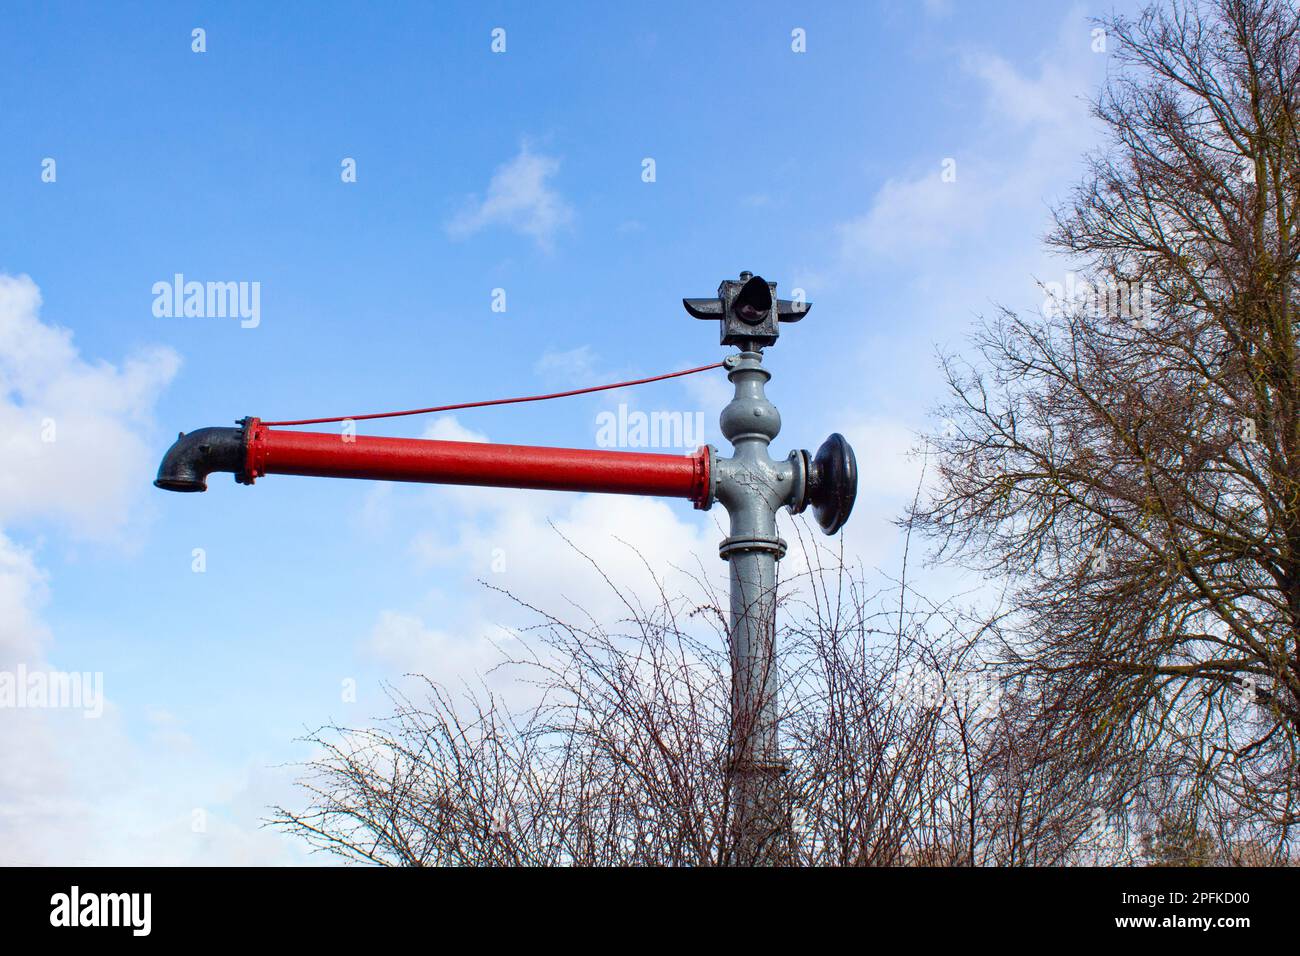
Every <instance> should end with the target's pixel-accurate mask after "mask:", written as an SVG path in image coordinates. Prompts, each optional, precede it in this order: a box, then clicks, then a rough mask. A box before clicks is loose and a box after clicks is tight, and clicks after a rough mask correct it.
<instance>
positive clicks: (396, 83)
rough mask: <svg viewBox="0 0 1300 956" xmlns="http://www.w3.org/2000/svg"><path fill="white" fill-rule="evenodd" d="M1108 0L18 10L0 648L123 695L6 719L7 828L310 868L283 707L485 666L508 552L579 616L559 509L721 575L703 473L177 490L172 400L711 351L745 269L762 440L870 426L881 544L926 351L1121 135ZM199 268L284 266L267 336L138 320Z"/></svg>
mask: <svg viewBox="0 0 1300 956" xmlns="http://www.w3.org/2000/svg"><path fill="white" fill-rule="evenodd" d="M1119 6H1120V9H1126V6H1127V5H1125V4H1120V5H1119ZM1109 9H1110V7H1109V6H1107V7H1104V8H1103V7H1090V6H1087V5H1078V4H1068V3H1041V2H1033V3H1031V2H987V3H980V2H974V0H971V2H960V0H949V2H943V0H927V2H915V3H907V2H901V0H900V2H879V3H852V4H850V3H807V4H789V3H786V4H776V3H766V4H764V3H760V4H716V5H714V4H710V5H702V4H693V3H659V4H652V5H630V4H582V5H572V6H569V7H564V8H561V7H557V6H554V5H542V4H525V3H520V4H479V3H475V4H437V5H434V4H405V5H400V6H399V5H394V6H388V5H374V6H365V5H360V6H359V5H356V4H330V3H321V4H310V5H309V4H240V3H223V4H186V3H175V4H166V5H161V4H160V5H147V4H116V5H113V6H107V5H101V4H67V3H60V4H34V3H33V4H24V3H18V4H10V5H9V6H8V7H7V10H6V16H5V24H4V29H3V30H2V31H0V62H3V63H4V64H5V66H6V68H5V70H4V71H3V73H2V74H0V103H3V109H0V196H3V202H0V224H2V228H0V456H2V462H3V463H2V464H0V468H2V469H3V472H4V474H3V475H0V669H4V668H14V667H15V666H16V665H17V664H18V663H24V664H25V665H26V666H27V667H29V668H46V669H52V670H53V669H58V670H66V671H90V672H102V673H103V675H104V690H105V694H106V698H107V708H106V711H105V714H104V716H103V717H102V718H99V719H85V718H83V717H82V716H81V715H80V714H77V713H71V714H69V713H61V712H53V711H40V712H35V711H28V712H22V711H17V710H12V709H11V710H0V746H2V747H3V749H5V750H6V751H7V752H8V753H9V754H10V755H11V757H12V759H10V758H7V759H6V762H5V764H6V765H5V766H4V767H0V858H4V857H8V859H0V862H22V861H30V862H53V863H77V862H127V863H130V862H181V863H183V862H209V863H231V862H268V863H282V862H297V861H301V860H302V859H303V855H302V852H301V850H300V848H298V847H297V846H296V845H294V844H293V843H291V842H288V841H286V840H284V839H282V838H280V837H278V836H277V835H274V834H271V833H268V832H267V831H265V830H262V829H259V827H258V821H259V819H260V818H261V817H262V816H263V815H264V814H265V812H266V809H265V808H266V806H267V804H269V803H273V802H277V801H292V800H294V796H293V791H292V789H291V788H290V782H291V780H292V772H291V771H290V770H286V769H284V768H283V767H281V766H280V765H283V764H286V763H288V762H292V761H295V760H300V759H303V758H304V757H305V756H307V755H308V754H309V751H307V749H306V748H305V747H304V746H303V745H301V744H297V743H294V741H293V738H294V737H295V736H296V735H299V734H300V733H301V732H302V731H303V730H304V729H305V728H308V727H313V726H316V725H318V724H321V723H323V722H325V721H328V720H338V721H341V722H345V723H363V722H366V721H367V720H369V718H371V717H373V716H377V715H380V714H382V713H384V712H385V711H386V709H387V706H386V702H385V700H384V698H383V696H382V693H381V691H380V682H381V681H383V680H397V679H400V675H401V674H403V673H404V672H406V671H408V670H421V671H425V672H429V673H431V674H432V675H433V676H435V677H437V678H438V679H439V680H443V681H447V682H455V681H457V680H459V679H462V678H464V679H472V677H473V674H474V673H475V672H476V671H477V670H481V669H484V668H486V667H487V666H489V665H490V664H491V662H492V661H493V660H494V659H495V657H494V654H495V653H496V650H495V644H494V642H497V643H499V642H500V641H509V640H511V639H512V638H511V636H510V632H509V630H508V629H509V628H516V627H518V626H520V625H521V624H524V623H526V621H524V620H523V619H522V618H520V616H519V615H518V613H517V612H516V611H514V610H513V609H511V608H510V607H509V606H508V605H506V604H505V603H503V602H501V601H500V600H498V599H496V598H494V597H493V596H492V595H490V594H487V593H485V592H484V589H483V588H482V587H481V586H479V585H478V584H476V583H475V582H476V581H477V580H478V579H480V578H489V577H491V575H492V574H494V573H495V572H494V571H493V570H492V568H491V558H492V555H493V554H496V553H498V552H500V553H502V554H504V557H505V563H506V568H507V570H506V571H505V572H503V573H502V574H501V577H500V580H497V579H493V583H496V584H500V585H502V586H506V587H510V588H512V589H517V590H518V591H520V593H521V594H522V595H523V596H527V597H529V598H533V599H535V600H537V601H539V602H541V603H542V604H545V605H547V606H551V607H556V608H559V607H561V606H563V605H564V602H566V601H568V600H572V601H575V602H579V603H584V604H587V605H589V606H591V607H592V608H593V611H594V613H596V614H598V615H599V614H602V613H607V614H611V615H612V614H615V613H616V609H614V608H613V607H612V606H610V605H609V604H608V602H607V599H606V598H604V597H601V596H600V595H599V593H598V589H597V588H596V587H595V586H594V584H593V583H592V582H591V581H590V580H589V579H586V580H584V579H583V578H582V576H581V563H580V562H578V561H576V559H574V557H573V556H572V555H565V554H562V553H561V552H562V550H563V546H562V542H560V541H559V540H558V539H557V537H556V533H555V530H553V529H552V527H551V524H552V523H553V524H554V525H555V526H556V527H558V528H559V529H560V530H562V531H564V532H565V533H566V534H568V535H570V536H572V537H574V538H575V540H577V541H579V542H580V543H582V544H583V546H584V547H586V548H588V549H589V550H591V551H592V553H593V554H595V555H596V556H597V557H598V558H599V559H600V560H602V562H603V563H605V564H606V565H607V567H609V568H610V569H612V572H613V573H614V574H616V575H626V578H627V580H628V581H629V587H635V586H639V585H637V584H636V583H635V582H634V580H633V579H635V578H636V577H637V575H638V574H641V573H642V572H641V570H640V568H639V563H638V562H636V561H633V560H631V559H629V557H628V555H627V553H626V550H625V549H623V548H622V546H621V545H619V544H618V542H617V540H616V539H617V538H619V537H622V538H625V539H629V540H633V541H635V542H636V543H637V544H638V546H640V547H643V548H644V549H645V550H646V551H647V552H648V554H649V556H650V557H651V559H652V560H654V561H658V562H660V564H661V565H666V564H667V563H669V562H672V561H679V560H680V561H681V562H682V563H686V559H685V558H684V557H683V556H684V555H687V554H699V555H701V556H702V557H701V560H707V561H709V562H711V564H710V565H709V567H711V568H713V567H716V571H717V573H718V574H719V575H721V574H722V573H723V571H724V570H725V568H724V567H723V565H722V564H721V563H720V562H718V561H717V558H716V551H715V550H714V549H715V547H716V541H717V539H718V538H719V537H720V533H719V522H720V521H723V520H724V516H723V514H722V512H721V510H720V509H715V510H714V511H713V512H710V513H708V514H697V513H695V512H693V511H692V510H691V508H690V505H689V504H686V503H665V502H653V501H641V500H636V499H610V498H593V497H587V496H572V495H563V494H558V493H526V492H508V491H494V490H490V489H487V490H483V489H476V490H467V489H439V488H424V487H393V486H389V485H377V484H366V483H358V482H344V481H332V482H331V481H324V480H311V479H295V478H274V477H272V478H268V479H265V480H263V481H261V482H259V483H258V485H257V486H256V487H254V488H251V489H250V488H245V487H240V486H236V485H235V484H234V483H233V482H232V481H230V479H229V477H228V476H217V477H216V478H214V480H213V482H212V489H211V490H210V491H209V493H208V494H206V495H204V496H181V495H165V494H163V493H161V492H158V491H156V490H154V489H153V488H152V487H151V486H150V481H151V479H152V477H153V473H154V470H155V469H156V467H157V460H158V458H159V456H160V455H161V453H162V451H163V450H165V448H166V447H167V445H168V443H169V441H170V439H171V438H173V437H174V436H175V433H176V432H177V431H178V430H182V429H185V430H188V429H192V428H196V427H199V426H203V425H214V424H229V423H231V422H232V420H233V419H235V418H238V417H241V416H243V415H246V414H255V415H259V416H261V417H263V418H269V419H274V418H294V417H305V416H318V415H333V414H349V413H359V412H367V411H377V410H383V409H390V408H405V407H411V406H415V405H424V404H434V403H441V402H456V401H467V400H474V399H479V398H492V397H498V396H502V395H513V394H526V393H532V392H539V391H546V390H552V389H556V388H567V387H578V386H583V385H588V384H594V383H597V382H602V381H607V380H612V379H615V378H623V377H633V376H638V375H650V374H655V373H659V372H663V371H668V370H672V369H676V368H682V367H686V366H690V365H699V364H704V363H706V362H710V361H716V360H717V359H718V358H719V357H720V354H721V353H720V350H719V348H718V346H717V340H716V337H715V336H716V332H715V327H714V326H713V325H711V324H704V323H699V322H696V321H694V320H692V319H690V318H689V317H687V316H686V315H685V313H684V312H683V310H682V308H681V305H680V299H681V297H682V296H701V295H710V294H712V292H713V291H714V289H715V288H716V286H717V283H718V281H719V280H721V279H723V278H727V277H732V276H734V275H735V274H736V273H737V272H739V271H740V270H742V269H750V270H753V271H755V272H758V273H761V274H762V275H764V276H765V277H767V278H769V279H773V280H776V281H777V282H778V283H779V287H778V288H779V290H781V291H782V292H783V293H788V292H789V290H791V289H792V288H795V287H800V288H803V289H805V290H806V292H807V295H808V298H809V299H811V300H812V301H813V303H814V308H813V310H812V312H811V313H810V314H809V316H808V318H807V319H805V320H804V322H803V323H801V324H800V325H798V326H792V327H787V328H786V330H785V333H784V334H783V336H782V338H781V341H780V342H779V343H778V345H777V346H776V347H775V348H774V349H772V350H771V351H770V352H769V359H768V362H769V367H770V368H771V369H772V371H773V374H774V380H773V383H772V385H771V387H770V395H771V397H772V398H773V400H774V401H775V402H776V403H777V404H778V406H779V407H780V409H781V412H782V417H783V420H784V423H785V426H784V430H783V432H782V434H781V436H780V437H779V438H778V439H777V442H776V443H775V447H774V449H773V451H774V453H777V454H780V455H784V453H785V452H786V451H787V450H788V449H789V448H794V447H803V448H810V449H815V448H816V447H817V446H818V445H819V444H820V443H821V441H822V439H823V438H825V436H826V434H827V433H829V432H831V431H842V432H844V433H845V434H846V435H848V436H849V438H850V440H851V441H852V442H853V443H854V445H855V447H856V449H857V453H858V458H859V462H860V464H861V466H862V471H863V479H862V480H863V487H862V493H861V497H860V501H859V505H858V511H857V513H855V515H854V518H853V520H852V521H851V522H850V525H849V528H848V530H847V532H846V542H847V545H848V547H849V550H850V553H851V554H854V555H856V556H858V557H860V558H861V559H862V560H863V561H864V562H865V563H866V564H867V565H868V566H873V567H875V566H878V567H880V568H882V569H885V570H889V569H890V568H891V567H892V566H893V563H894V562H896V560H897V556H898V540H897V532H896V530H895V529H894V528H893V526H892V525H891V524H890V523H889V520H890V518H891V517H892V516H893V515H895V514H897V512H898V511H899V509H900V508H901V507H902V505H903V503H904V502H905V501H907V500H909V499H910V496H911V491H912V488H913V487H914V484H915V481H916V476H917V464H916V462H915V460H914V459H909V458H907V457H906V455H905V452H906V450H907V448H908V447H909V446H910V445H911V444H912V442H913V433H914V431H915V430H917V429H920V428H923V427H925V426H926V425H927V421H928V419H927V412H928V410H929V409H930V408H931V407H932V406H933V405H934V404H935V403H936V402H937V401H938V400H939V399H940V398H941V392H940V383H939V378H938V375H937V373H936V370H935V362H934V350H935V347H936V346H941V347H949V348H952V347H960V346H961V342H962V336H963V335H964V334H965V332H966V331H967V330H968V329H969V327H970V325H971V323H972V322H973V321H974V319H975V318H976V316H978V315H979V314H981V313H984V312H987V311H989V310H990V308H991V307H992V306H993V304H994V303H1005V304H1008V305H1011V306H1014V307H1018V308H1025V307H1033V306H1035V305H1036V304H1037V303H1038V302H1040V301H1041V299H1042V294H1041V292H1040V291H1039V290H1038V289H1037V288H1036V286H1035V278H1038V279H1042V280H1044V281H1051V280H1056V281H1060V279H1061V278H1062V277H1063V276H1064V274H1065V272H1066V270H1067V269H1068V268H1069V266H1068V264H1066V263H1062V262H1059V261H1056V260H1053V259H1051V258H1049V257H1047V256H1046V255H1045V254H1044V253H1043V252H1042V250H1041V243H1040V238H1041V236H1042V234H1043V232H1044V231H1045V229H1046V226H1047V213H1048V210H1049V208H1050V206H1051V204H1052V203H1053V202H1055V201H1057V200H1059V199H1060V198H1061V197H1062V196H1063V195H1064V194H1065V191H1066V190H1067V189H1068V187H1069V186H1070V184H1071V183H1072V182H1073V181H1074V180H1075V179H1076V178H1077V177H1078V175H1079V172H1080V165H1079V158H1080V155H1081V152H1082V151H1083V150H1084V149H1086V148H1088V147H1089V146H1091V145H1093V144H1094V143H1095V142H1096V136H1097V131H1096V129H1095V127H1094V126H1093V125H1092V124H1091V122H1090V121H1089V120H1088V118H1087V116H1086V112H1085V110H1084V104H1083V98H1086V97H1087V96H1088V95H1089V94H1090V93H1091V91H1093V90H1094V89H1095V88H1096V86H1097V84H1098V83H1099V82H1101V81H1102V80H1103V79H1104V77H1105V75H1106V71H1107V69H1108V62H1109V60H1108V53H1107V52H1106V51H1097V50H1094V49H1093V47H1095V46H1096V45H1097V43H1096V37H1095V36H1094V35H1093V34H1092V32H1091V31H1092V29H1093V25H1092V24H1091V23H1089V22H1088V17H1090V16H1094V15H1098V14H1101V13H1105V12H1107V11H1108V10H1109ZM196 28H202V29H203V30H205V31H206V37H205V38H206V51H205V52H201V53H199V52H194V51H193V49H192V43H193V41H192V31H193V30H194V29H196ZM495 28H501V29H504V30H505V40H506V49H505V52H504V53H493V52H492V50H491V42H492V36H491V34H492V31H493V30H494V29H495ZM796 29H800V30H803V31H804V34H805V36H806V52H802V53H797V52H794V51H793V50H792V48H791V46H792V31H793V30H796ZM349 158H350V159H352V160H354V161H355V164H356V172H357V176H356V182H343V181H342V177H341V175H340V174H341V169H342V166H341V164H342V163H343V162H344V160H345V159H349ZM647 158H649V159H653V160H654V167H655V180H654V181H653V182H645V181H643V177H642V170H643V161H644V160H646V159H647ZM47 159H53V160H54V161H55V165H54V169H55V171H56V177H55V179H54V181H53V182H46V181H43V178H42V170H43V168H44V167H43V163H44V161H45V160H47ZM947 159H952V160H954V161H955V166H954V167H953V168H955V171H956V178H955V181H951V182H948V181H945V180H944V178H943V177H942V172H943V168H944V166H943V164H944V161H945V160H947ZM176 273H183V274H184V275H185V276H186V278H187V279H193V280H199V281H233V282H249V283H253V282H256V283H259V286H260V295H261V299H260V316H259V319H260V321H259V322H258V324H257V326H256V327H255V328H241V326H240V323H239V321H238V320H237V319H232V318H220V317H158V316H156V315H154V313H153V308H152V306H153V294H152V292H151V289H152V287H153V285H154V283H156V282H159V281H164V282H169V281H171V279H172V276H173V275H174V274H176ZM494 289H504V290H505V295H506V303H507V307H506V311H505V312H504V313H501V312H494V311H493V310H492V308H491V304H492V297H493V290H494ZM726 395H727V389H726V387H725V382H724V381H723V380H722V379H721V376H718V375H714V376H711V377H709V378H701V377H697V378H694V379H687V380H680V381H675V382H670V383H662V384H658V385H654V386H650V387H647V388H643V389H637V390H634V391H631V392H615V393H606V394H604V395H601V396H593V397H584V398H579V399H570V400H565V401H561V402H553V403H544V404H542V405H534V406H525V407H511V408H504V409H486V410H480V411H473V412H466V413H462V414H459V415H457V416H455V417H449V416H444V417H442V418H439V419H437V420H429V419H404V420H397V421H392V422H380V423H373V424H372V425H371V426H370V427H368V428H364V429H363V430H362V431H363V433H370V434H395V435H410V436H420V435H426V436H430V437H466V436H473V437H479V438H485V439H489V440H492V441H506V442H518V443H532V444H553V445H571V446H578V447H591V446H594V444H595V441H596V437H595V436H596V416H597V415H598V414H599V413H600V412H602V411H607V410H613V409H616V408H617V407H618V405H619V403H620V402H624V403H627V405H628V406H629V408H630V409H632V410H646V411H652V410H664V411H681V412H683V413H684V414H694V413H695V412H697V411H698V412H703V413H704V416H705V420H706V424H707V429H708V432H707V436H706V437H707V438H708V440H710V441H714V442H716V441H718V437H717V431H716V420H717V413H718V411H719V410H720V408H721V405H722V404H723V402H725V400H726ZM47 421H53V422H54V423H55V425H56V426H57V439H56V440H55V441H53V442H49V441H42V440H41V438H40V437H39V436H40V433H41V428H42V424H43V423H45V422H47ZM196 548H201V549H202V551H203V554H204V556H205V559H206V570H205V571H204V572H203V573H195V571H194V570H193V561H194V558H193V555H194V549H196ZM934 585H935V586H936V587H951V586H957V584H954V582H953V581H952V580H950V579H949V578H947V577H944V576H943V575H937V576H936V577H935V578H934ZM503 628H505V629H507V630H502V629H503ZM344 681H355V684H356V687H357V700H356V702H355V703H353V702H348V701H345V700H344V699H343V696H342V694H341V692H340V687H341V686H342V684H343V682H344ZM196 820H201V821H202V825H201V826H197V827H196V825H195V821H196Z"/></svg>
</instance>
